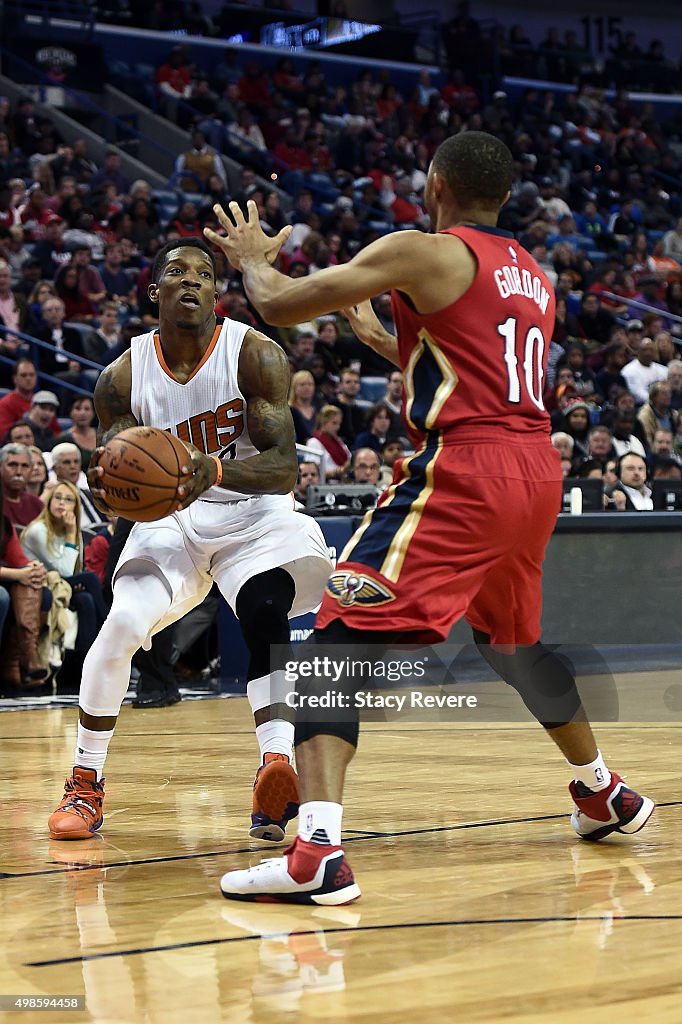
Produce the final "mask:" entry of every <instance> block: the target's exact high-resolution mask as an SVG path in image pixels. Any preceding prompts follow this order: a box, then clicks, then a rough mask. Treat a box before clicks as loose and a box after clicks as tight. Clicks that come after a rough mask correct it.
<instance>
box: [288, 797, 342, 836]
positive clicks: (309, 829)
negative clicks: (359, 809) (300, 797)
mask: <svg viewBox="0 0 682 1024" xmlns="http://www.w3.org/2000/svg"><path fill="white" fill-rule="evenodd" d="M342 817H343V807H342V806H341V804H333V803H331V802H330V801H329V800H309V801H308V802H307V803H305V804H301V806H300V808H299V811H298V834H299V836H300V837H301V839H303V840H304V841H305V842H306V843H319V844H320V845H321V846H340V845H341V818H342Z"/></svg>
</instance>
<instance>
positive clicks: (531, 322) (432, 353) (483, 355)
mask: <svg viewBox="0 0 682 1024" xmlns="http://www.w3.org/2000/svg"><path fill="white" fill-rule="evenodd" d="M443 233H444V234H449V235H456V236H457V237H458V238H461V239H462V241H463V242H464V243H465V244H466V245H467V247H468V248H469V249H470V250H471V252H472V253H473V255H474V257H475V259H476V261H477V263H478V270H477V273H476V277H475V278H474V281H473V284H472V285H471V287H470V288H469V289H468V290H467V291H466V292H465V293H464V295H463V296H462V297H461V298H459V299H457V301H456V302H453V303H452V304H451V305H450V306H446V307H445V309H441V310H439V311H438V312H437V313H429V314H424V313H417V312H415V310H414V309H413V308H412V306H411V304H410V302H409V300H408V299H407V298H406V297H405V296H404V295H403V294H401V293H400V292H397V291H395V290H394V291H393V292H392V296H391V297H392V305H393V318H394V320H395V325H396V330H397V335H398V350H399V353H400V364H401V367H402V368H403V371H404V375H405V381H404V397H403V417H404V419H405V422H406V424H407V426H408V430H409V432H410V437H411V440H412V441H413V443H414V444H415V446H418V445H419V444H421V443H422V441H423V437H424V435H425V434H426V433H427V432H428V431H431V430H442V431H445V432H448V431H450V430H452V429H453V428H454V429H456V428H458V427H464V426H468V427H472V428H474V429H480V430H485V431H486V432H488V431H489V430H490V429H491V428H492V429H494V430H499V431H500V432H502V433H504V432H507V431H512V432H514V433H515V434H523V435H525V436H526V437H529V436H530V435H532V434H533V433H535V434H536V436H541V435H546V434H548V432H549V416H548V414H547V412H546V411H545V408H544V405H543V402H542V393H543V391H544V376H545V368H546V365H547V354H548V351H549V344H550V340H551V337H552V333H553V330H554V309H555V300H554V291H553V289H552V286H551V284H550V282H549V280H548V279H547V278H546V277H545V275H544V274H543V273H542V271H541V270H540V268H539V267H538V265H537V263H536V262H535V260H534V259H533V258H532V257H531V256H530V254H529V253H528V252H526V250H525V249H523V248H522V247H521V246H520V245H519V244H518V242H517V241H516V240H515V239H514V237H513V236H512V235H510V234H509V233H508V232H506V231H500V230H499V229H497V228H486V227H456V228H449V229H448V230H447V231H445V232H443Z"/></svg>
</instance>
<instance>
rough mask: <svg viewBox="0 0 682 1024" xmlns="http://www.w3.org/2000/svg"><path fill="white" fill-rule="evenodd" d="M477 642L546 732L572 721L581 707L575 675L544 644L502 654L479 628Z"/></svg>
mask: <svg viewBox="0 0 682 1024" xmlns="http://www.w3.org/2000/svg"><path fill="white" fill-rule="evenodd" d="M473 633H474V641H475V643H476V646H477V647H478V649H479V651H480V652H481V654H482V655H483V657H484V658H485V660H486V661H487V662H488V664H489V665H490V667H491V668H493V669H494V670H495V672H497V674H498V676H500V677H501V678H502V679H504V681H505V683H508V684H509V685H510V686H513V687H514V689H515V690H516V691H517V692H518V694H519V696H520V697H521V700H522V701H523V703H524V704H525V705H526V707H527V708H528V710H529V711H530V713H531V714H532V715H533V716H534V717H535V718H536V719H537V720H538V722H539V723H540V725H542V726H543V728H545V729H556V728H557V727H558V726H560V725H566V724H567V723H568V722H570V721H572V720H573V719H574V718H575V716H576V714H577V712H578V710H579V709H580V706H581V700H580V694H579V693H578V689H577V687H576V685H575V675H574V672H573V669H572V666H570V663H567V662H566V661H565V660H564V659H563V658H560V657H559V656H558V655H556V654H555V653H554V652H553V651H550V650H549V648H547V647H545V646H543V644H541V643H537V644H533V645H532V646H530V647H517V648H516V652H515V653H514V654H502V653H501V652H500V651H498V650H495V648H493V647H491V645H490V637H489V636H488V634H487V633H481V632H480V631H479V630H477V629H475V630H474V631H473Z"/></svg>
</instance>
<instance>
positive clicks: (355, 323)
mask: <svg viewBox="0 0 682 1024" xmlns="http://www.w3.org/2000/svg"><path fill="white" fill-rule="evenodd" d="M341 313H342V315H343V316H345V318H346V320H347V321H348V323H349V324H350V326H351V329H352V331H353V334H354V335H355V336H356V338H359V339H360V341H364V342H365V344H366V345H368V344H369V340H370V339H371V338H373V337H374V336H375V335H376V334H377V333H381V332H383V331H384V328H383V326H382V324H381V321H380V320H379V317H378V316H377V315H376V313H375V312H374V307H373V306H372V301H371V299H365V301H364V302H359V303H358V304H357V306H348V307H347V308H346V309H342V310H341Z"/></svg>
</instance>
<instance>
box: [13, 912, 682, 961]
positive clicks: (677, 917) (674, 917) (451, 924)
mask: <svg viewBox="0 0 682 1024" xmlns="http://www.w3.org/2000/svg"><path fill="white" fill-rule="evenodd" d="M237 902H241V901H237ZM273 905H281V904H273ZM607 920H608V921H613V922H614V924H616V923H621V922H625V921H633V922H638V921H682V914H627V915H624V916H619V917H613V915H611V914H595V915H590V916H588V917H569V916H565V917H564V916H558V917H497V918H465V919H463V920H460V919H458V920H452V921H404V922H394V923H393V924H368V925H358V926H357V927H356V928H352V927H346V928H324V929H323V931H324V934H325V935H342V934H349V933H356V934H357V933H359V932H377V931H395V930H398V929H406V928H458V927H460V928H461V927H464V926H466V927H476V926H477V925H488V924H496V925H502V924H517V925H518V924H577V923H579V924H582V923H583V922H584V921H607ZM319 931H320V929H319V928H308V929H304V930H302V931H297V930H295V929H294V930H292V931H288V932H286V931H285V932H264V933H258V934H253V935H232V936H227V937H225V938H216V939H197V940H195V941H194V942H173V943H168V944H166V945H163V946H139V947H135V948H133V949H119V950H109V951H107V952H106V953H83V954H81V955H80V956H71V957H60V958H59V959H56V960H33V961H28V962H27V963H24V964H23V966H24V967H58V966H64V965H65V964H77V963H86V962H89V961H92V960H111V959H113V958H114V957H122V956H142V955H145V954H147V953H168V952H172V951H174V950H179V949H197V948H201V947H204V946H224V945H229V944H231V943H236V942H254V941H258V942H260V940H261V939H278V938H286V937H288V936H289V935H316V934H318V933H319Z"/></svg>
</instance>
